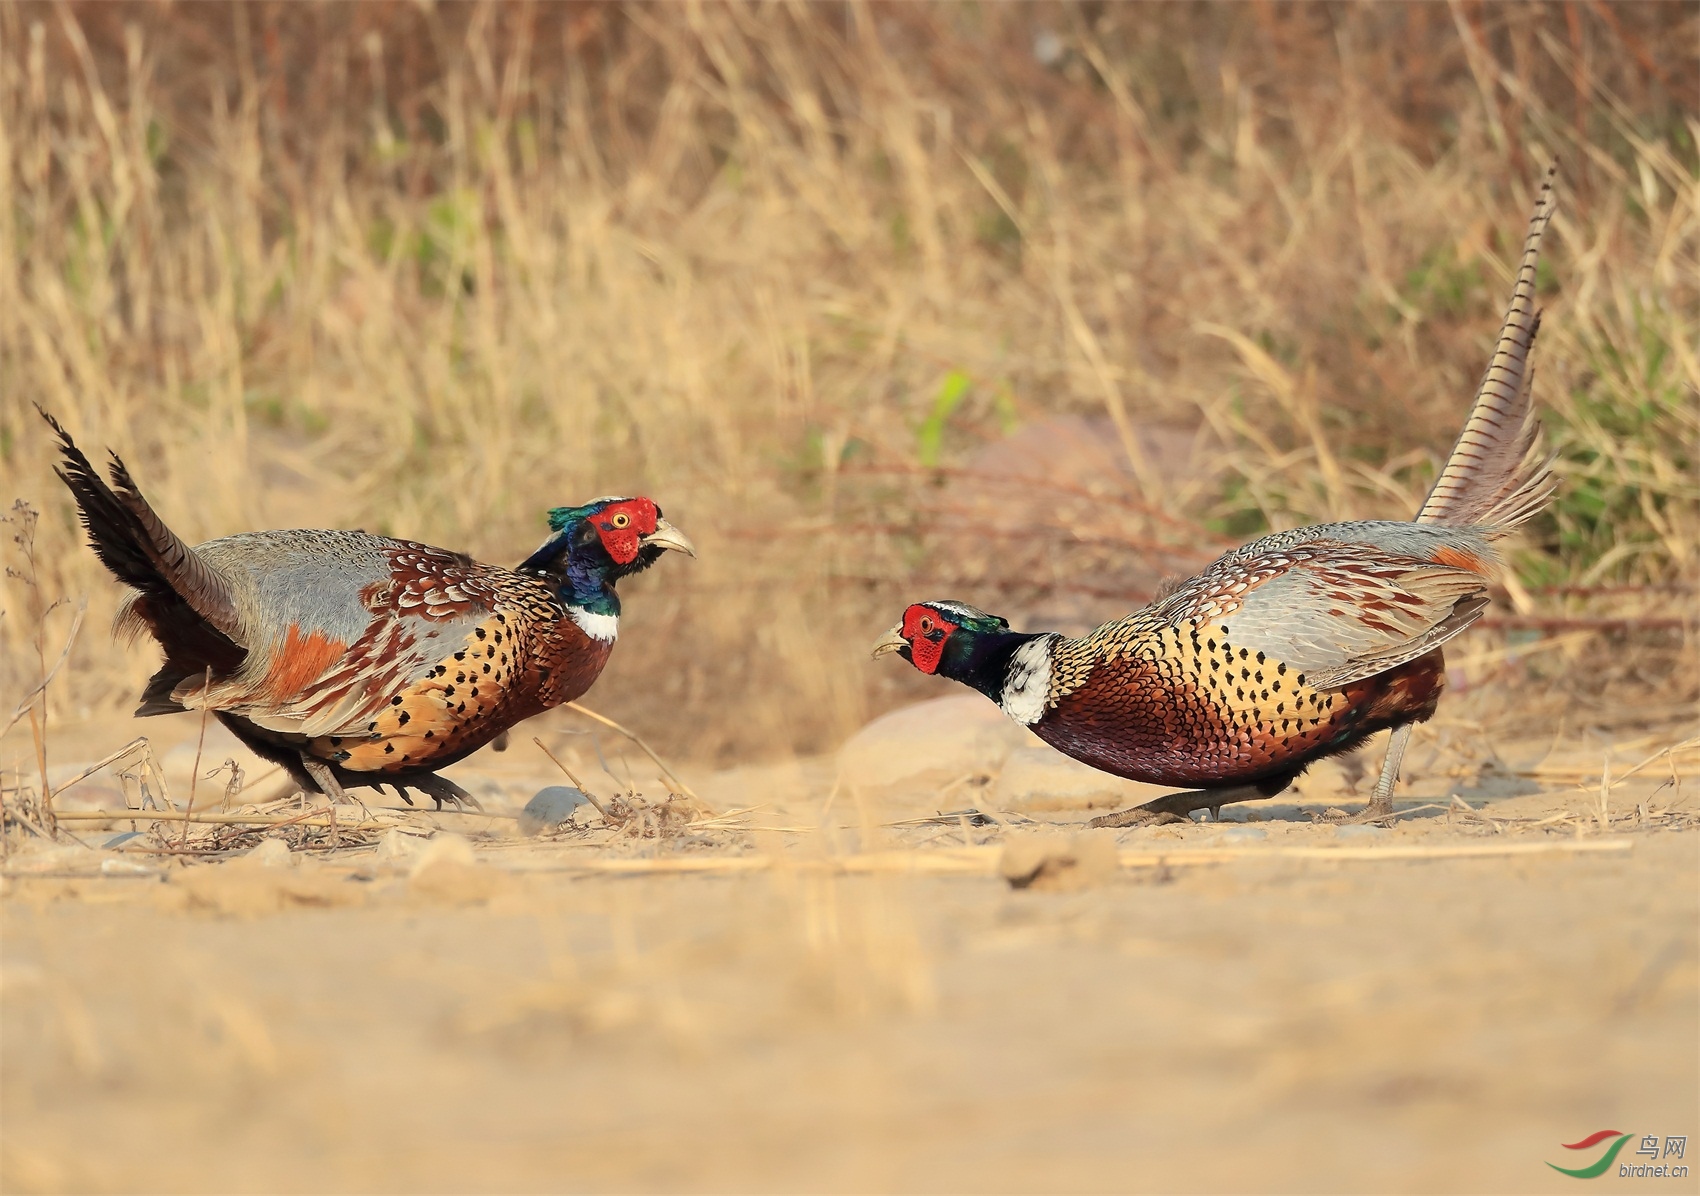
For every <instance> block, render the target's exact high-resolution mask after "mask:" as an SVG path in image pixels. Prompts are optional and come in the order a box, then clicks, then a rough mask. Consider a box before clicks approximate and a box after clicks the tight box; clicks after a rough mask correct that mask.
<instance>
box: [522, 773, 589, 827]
mask: <svg viewBox="0 0 1700 1196" xmlns="http://www.w3.org/2000/svg"><path fill="white" fill-rule="evenodd" d="M589 804H590V798H588V797H586V796H585V793H584V790H582V789H574V788H573V787H572V786H571V785H550V786H548V787H547V788H544V789H539V790H538V791H537V795H536V796H535V797H533V798H532V799H531V800H530V801H528V802H526V803H525V809H523V810H521V811H520V812H519V833H520V834H522V835H540V834H542V833H543V832H544V831H546V830H549V829H550V828H552V827H557V826H559V825H561V823H563V822H565V821H566V820H567V819H569V818H571V817H572V816H573V811H574V810H576V809H578V808H579V807H580V806H588V805H589Z"/></svg>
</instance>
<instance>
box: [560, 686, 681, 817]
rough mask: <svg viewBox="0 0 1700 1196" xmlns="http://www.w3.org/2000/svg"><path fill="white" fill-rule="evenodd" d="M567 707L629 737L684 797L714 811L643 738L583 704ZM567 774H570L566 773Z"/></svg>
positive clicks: (568, 704) (575, 703)
mask: <svg viewBox="0 0 1700 1196" xmlns="http://www.w3.org/2000/svg"><path fill="white" fill-rule="evenodd" d="M567 709H568V710H576V711H577V712H578V713H580V714H582V715H584V716H585V717H586V718H589V719H595V720H596V721H597V722H599V723H601V724H602V725H603V726H605V727H608V728H609V729H610V730H614V731H618V732H619V733H620V734H621V735H624V736H625V737H626V738H627V739H629V740H631V741H632V742H633V743H635V744H637V745H638V747H639V748H641V749H642V750H643V754H644V755H646V756H648V757H649V758H650V759H651V760H653V761H655V767H657V768H659V769H660V770H661V775H662V776H664V777H666V778H667V779H668V780H669V781H671V782H672V783H673V785H674V786H676V787H677V789H678V791H679V792H680V793H683V794H684V795H685V796H686V797H688V798H690V799H691V800H692V801H695V802H697V803H698V804H699V805H701V806H702V808H703V809H705V810H708V812H709V813H710V814H712V813H714V811H713V810H710V809H709V807H708V803H707V802H705V801H703V800H702V798H700V797H698V796H697V794H696V791H695V790H694V789H692V788H691V787H690V786H689V785H687V784H685V783H684V782H683V781H681V780H680V779H679V778H678V775H677V774H675V773H674V771H673V770H672V769H671V768H668V767H667V762H666V761H665V760H663V759H662V758H661V757H660V756H657V755H656V754H655V751H654V749H653V748H651V747H650V746H649V745H648V744H647V743H645V742H644V741H643V740H641V739H639V738H638V737H637V736H636V735H634V734H633V733H632V732H630V731H628V730H626V729H625V728H624V727H622V726H621V725H620V724H619V723H617V722H615V721H614V720H613V719H611V718H609V717H607V716H606V715H601V714H598V713H596V711H594V710H591V709H588V708H587V707H584V706H580V705H579V704H578V703H577V702H568V703H567ZM544 750H545V751H547V750H548V749H544ZM550 759H554V757H550ZM556 763H557V764H558V763H559V761H556ZM562 771H563V772H565V771H566V770H565V769H562ZM567 775H568V776H571V775H572V774H571V773H568V774H567ZM579 788H581V789H583V788H584V786H582V785H580V786H579Z"/></svg>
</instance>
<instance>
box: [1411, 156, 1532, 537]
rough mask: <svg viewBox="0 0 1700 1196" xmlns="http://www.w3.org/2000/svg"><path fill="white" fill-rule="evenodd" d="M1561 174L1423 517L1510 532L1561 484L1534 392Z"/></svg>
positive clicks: (1529, 241)
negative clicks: (1540, 269)
mask: <svg viewBox="0 0 1700 1196" xmlns="http://www.w3.org/2000/svg"><path fill="white" fill-rule="evenodd" d="M1557 172H1558V164H1557V163H1554V164H1553V165H1552V166H1550V167H1549V168H1548V169H1547V177H1546V181H1545V182H1543V183H1542V184H1541V194H1540V198H1539V199H1538V200H1537V201H1536V203H1535V214H1534V216H1533V217H1532V218H1531V219H1530V220H1529V236H1528V239H1527V240H1525V241H1524V242H1523V264H1522V266H1521V267H1520V268H1519V269H1518V271H1517V285H1516V287H1515V288H1514V289H1513V290H1512V292H1511V310H1510V311H1509V312H1507V313H1506V315H1505V325H1504V327H1502V328H1501V329H1500V331H1499V344H1498V346H1497V347H1496V348H1495V349H1494V353H1493V358H1492V360H1490V361H1489V362H1488V368H1487V372H1486V373H1485V374H1483V375H1482V382H1481V385H1480V386H1479V387H1477V389H1476V402H1475V406H1474V407H1472V408H1471V409H1470V418H1469V420H1468V421H1466V422H1465V424H1464V431H1463V432H1462V433H1461V434H1460V435H1459V437H1458V443H1457V444H1456V445H1454V446H1453V448H1452V456H1451V457H1449V458H1447V461H1446V468H1445V469H1443V470H1441V472H1440V477H1439V479H1438V480H1436V482H1435V483H1434V489H1433V490H1431V491H1429V496H1428V498H1427V500H1426V501H1425V502H1424V503H1423V508H1422V510H1421V511H1419V512H1418V513H1417V522H1418V523H1451V524H1462V525H1466V526H1471V527H1482V528H1489V529H1493V530H1494V531H1510V530H1511V529H1512V528H1514V527H1516V526H1517V525H1518V524H1520V523H1522V522H1524V521H1525V520H1527V519H1529V518H1530V517H1531V516H1533V515H1535V514H1536V513H1537V512H1539V511H1540V509H1541V508H1542V507H1544V506H1546V505H1547V502H1548V501H1549V500H1550V499H1551V498H1552V494H1553V491H1554V490H1555V489H1556V488H1557V486H1558V479H1557V477H1555V476H1554V474H1553V472H1552V470H1551V468H1550V466H1551V465H1552V458H1551V457H1550V456H1548V455H1547V454H1546V453H1545V452H1544V450H1543V449H1542V448H1541V424H1540V421H1539V420H1537V419H1536V418H1535V416H1534V403H1533V401H1532V396H1531V393H1530V390H1531V386H1532V384H1533V381H1534V376H1535V372H1534V367H1533V366H1532V365H1531V364H1530V362H1529V353H1530V350H1532V349H1533V348H1534V345H1535V334H1536V333H1537V332H1539V331H1540V327H1541V317H1540V313H1539V312H1537V311H1536V310H1535V266H1536V264H1537V263H1538V262H1539V260H1540V256H1541V234H1542V233H1544V232H1545V231H1546V227H1547V221H1549V220H1551V219H1552V213H1553V207H1554V200H1553V193H1552V181H1553V176H1554V175H1555V174H1556V173H1557Z"/></svg>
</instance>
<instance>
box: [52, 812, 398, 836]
mask: <svg viewBox="0 0 1700 1196" xmlns="http://www.w3.org/2000/svg"><path fill="white" fill-rule="evenodd" d="M384 808H387V807H380V809H384ZM59 818H60V820H62V821H66V822H201V823H209V824H212V825H215V826H322V827H330V826H332V825H335V826H337V827H339V828H340V829H342V830H345V831H361V830H383V829H385V828H387V827H392V826H401V825H403V824H402V823H401V822H400V821H398V820H388V819H377V818H374V819H370V820H366V821H361V822H336V821H335V820H334V819H333V818H332V817H329V816H327V815H324V814H313V813H311V812H309V813H306V814H288V815H283V814H210V813H209V814H194V813H190V812H189V811H186V810H68V811H66V812H65V813H63V814H60V815H59Z"/></svg>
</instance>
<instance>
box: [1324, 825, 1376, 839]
mask: <svg viewBox="0 0 1700 1196" xmlns="http://www.w3.org/2000/svg"><path fill="white" fill-rule="evenodd" d="M1334 834H1335V835H1336V836H1337V837H1339V838H1341V839H1380V838H1385V837H1386V836H1387V828H1386V827H1382V826H1337V827H1335V828H1334Z"/></svg>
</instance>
